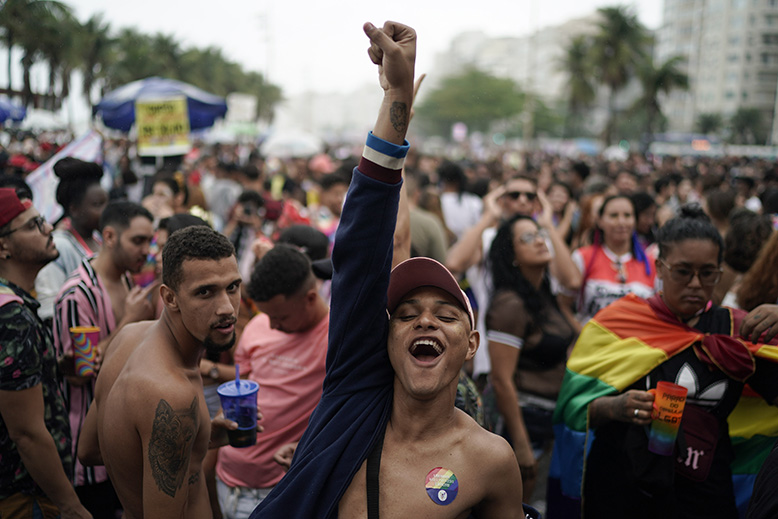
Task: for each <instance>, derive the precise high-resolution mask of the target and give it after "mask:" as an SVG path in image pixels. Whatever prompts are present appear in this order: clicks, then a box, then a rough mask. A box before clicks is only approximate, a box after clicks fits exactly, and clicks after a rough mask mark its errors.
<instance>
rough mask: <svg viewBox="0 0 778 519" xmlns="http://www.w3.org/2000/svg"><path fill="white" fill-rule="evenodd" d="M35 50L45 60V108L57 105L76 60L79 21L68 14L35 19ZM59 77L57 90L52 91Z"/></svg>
mask: <svg viewBox="0 0 778 519" xmlns="http://www.w3.org/2000/svg"><path fill="white" fill-rule="evenodd" d="M37 23H38V26H39V35H38V44H37V47H38V52H39V55H40V57H41V58H42V59H43V60H45V61H47V62H48V69H49V87H48V92H47V93H48V98H47V103H46V108H49V109H56V108H59V106H60V104H61V100H62V99H64V98H66V97H67V96H68V95H70V77H71V75H72V72H73V70H74V69H75V68H76V64H77V63H78V61H79V57H78V56H77V51H78V48H77V40H78V34H79V32H80V30H81V24H79V23H78V20H76V19H75V18H74V17H72V16H70V15H69V14H67V15H64V16H62V17H56V16H54V15H51V16H47V17H44V18H43V19H41V20H38V21H37ZM57 80H59V84H60V91H59V92H57V91H56V85H57Z"/></svg>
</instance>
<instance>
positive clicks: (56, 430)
mask: <svg viewBox="0 0 778 519" xmlns="http://www.w3.org/2000/svg"><path fill="white" fill-rule="evenodd" d="M39 307H40V303H38V301H36V300H35V298H33V297H32V296H31V295H30V294H28V293H27V292H25V291H24V290H22V289H21V288H19V287H18V286H16V285H14V284H13V283H11V282H9V281H7V280H5V279H3V278H0V390H2V391H21V390H24V389H29V388H32V387H35V386H37V385H39V384H40V385H41V389H42V391H43V406H44V417H43V418H44V421H45V422H46V429H48V431H49V433H50V434H51V436H52V438H53V439H54V444H55V445H56V447H57V450H58V451H59V456H60V459H61V460H62V466H63V468H64V470H65V473H66V474H67V475H68V477H70V476H71V473H72V470H73V457H72V454H71V438H70V425H69V423H68V412H67V407H66V406H65V397H64V392H63V378H62V376H61V374H60V371H59V368H58V366H57V358H56V353H55V350H54V341H53V338H52V334H51V330H50V329H49V328H48V327H47V326H46V325H45V324H44V323H43V321H42V320H41V319H40V317H39V316H38V308H39ZM13 419H14V417H13V416H1V415H0V499H5V498H7V497H9V496H11V495H13V494H16V493H18V492H22V493H24V494H41V493H42V492H41V490H40V488H39V487H38V486H37V485H36V483H35V481H33V479H32V477H31V476H30V474H29V473H28V472H27V469H26V468H25V467H24V464H23V463H22V460H21V457H20V455H19V451H18V449H17V447H16V444H15V443H14V442H13V441H11V438H10V437H9V435H8V428H7V426H6V423H7V422H8V421H9V420H13Z"/></svg>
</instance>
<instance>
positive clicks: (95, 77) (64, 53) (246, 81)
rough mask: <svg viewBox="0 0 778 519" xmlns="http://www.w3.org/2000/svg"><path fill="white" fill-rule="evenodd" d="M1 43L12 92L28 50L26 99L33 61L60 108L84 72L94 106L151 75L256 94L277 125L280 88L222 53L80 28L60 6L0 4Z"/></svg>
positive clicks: (159, 37) (169, 39) (40, 0)
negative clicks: (97, 91) (16, 62)
mask: <svg viewBox="0 0 778 519" xmlns="http://www.w3.org/2000/svg"><path fill="white" fill-rule="evenodd" d="M0 42H2V44H4V46H5V47H6V49H9V52H8V78H9V79H8V88H9V89H10V87H11V74H12V68H13V67H12V65H13V56H12V53H11V52H10V50H11V49H15V48H18V49H21V50H22V59H21V65H22V74H23V85H24V87H23V92H22V93H23V97H24V102H25V104H29V102H30V101H31V99H32V97H33V92H32V88H31V85H30V69H31V68H32V66H33V65H34V64H35V63H38V62H45V63H46V64H47V65H48V66H49V70H50V74H49V82H48V83H49V84H48V88H47V92H46V93H47V94H49V96H48V98H47V99H49V100H51V101H54V102H53V103H49V104H48V105H47V107H48V108H57V107H58V106H59V103H60V102H61V101H62V99H64V98H65V97H67V96H68V95H69V93H70V77H71V73H72V72H73V71H74V70H76V69H78V70H80V71H81V72H82V74H83V84H82V86H83V90H84V96H85V98H86V100H87V102H88V103H89V105H90V107H91V106H92V104H93V99H92V96H91V94H92V92H93V89H94V87H95V85H96V84H100V86H101V89H102V92H103V93H105V92H107V91H110V90H113V89H115V88H118V87H120V86H122V85H124V84H127V83H129V82H131V81H135V80H138V79H144V78H147V77H150V76H161V77H166V78H170V79H179V80H181V81H185V82H188V83H191V84H193V85H195V86H197V87H199V88H202V89H203V90H206V91H208V92H213V93H215V94H217V95H221V96H226V95H228V94H230V93H233V92H241V93H246V94H249V95H255V96H257V101H258V107H259V108H258V115H259V117H260V118H263V119H265V120H272V118H273V114H274V111H275V107H276V106H277V105H278V103H279V102H280V101H282V100H283V96H282V92H281V89H280V88H279V87H278V86H276V85H273V84H271V83H268V82H267V81H266V80H265V77H264V76H263V75H262V74H260V73H258V72H253V71H246V70H243V68H242V67H241V66H240V65H238V64H237V63H234V62H232V61H230V60H229V59H227V58H226V57H225V56H224V55H223V54H222V52H221V50H219V49H217V48H213V47H210V48H205V49H198V48H194V47H193V48H183V47H182V46H181V44H180V43H179V42H178V41H177V40H176V39H175V38H174V37H173V36H170V35H166V34H155V35H147V34H144V33H142V32H140V31H138V30H137V29H133V28H122V29H120V30H119V31H118V32H117V33H115V34H112V31H111V27H110V25H109V24H108V23H107V22H105V21H104V18H103V16H102V15H100V14H99V15H96V16H93V17H92V18H90V19H89V20H87V21H86V22H85V23H83V24H81V23H79V21H78V20H76V19H75V18H74V17H73V16H72V14H71V10H70V8H69V7H68V6H67V4H66V3H63V2H58V1H54V0H5V1H4V2H3V0H0Z"/></svg>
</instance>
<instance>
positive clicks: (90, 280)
mask: <svg viewBox="0 0 778 519" xmlns="http://www.w3.org/2000/svg"><path fill="white" fill-rule="evenodd" d="M125 281H126V283H127V286H131V282H130V279H129V277H128V276H126V275H125ZM73 326H97V327H99V328H100V340H103V339H105V338H106V337H108V336H109V335H110V334H111V332H113V331H114V330H115V329H116V318H115V316H114V312H113V306H112V305H111V298H110V296H109V294H108V291H107V290H106V288H105V285H104V284H103V282H102V280H101V279H100V277H99V276H98V275H97V272H95V271H94V269H93V268H92V264H91V262H90V260H89V259H83V260H82V261H81V265H80V266H79V267H78V269H76V270H75V271H74V272H73V274H72V275H71V276H70V277H69V278H68V279H67V281H66V282H65V284H64V285H63V286H62V288H61V289H60V291H59V294H58V295H57V302H56V305H55V311H54V344H55V346H56V348H57V355H58V356H62V355H65V354H68V355H72V354H73V343H72V339H71V337H70V332H69V329H70V328H71V327H73ZM95 380H96V379H92V380H91V381H90V382H89V383H87V384H84V385H81V386H76V385H73V384H70V383H67V384H66V392H67V398H68V411H69V415H70V429H71V434H72V435H73V455H74V458H75V454H76V447H77V446H78V437H79V436H80V434H81V426H82V425H83V422H84V418H85V417H86V412H87V410H88V409H89V405H90V404H91V402H92V398H94V390H95ZM107 478H108V473H107V472H106V470H105V467H102V466H100V467H84V466H83V465H81V462H79V461H78V460H77V459H76V470H75V478H74V481H73V483H74V484H75V485H76V486H81V485H89V484H93V483H99V482H102V481H105V480H106V479H107Z"/></svg>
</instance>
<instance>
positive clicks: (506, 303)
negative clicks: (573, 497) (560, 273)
mask: <svg viewBox="0 0 778 519" xmlns="http://www.w3.org/2000/svg"><path fill="white" fill-rule="evenodd" d="M547 237H548V235H547V234H546V231H545V230H543V229H541V228H540V226H539V225H538V224H537V223H536V222H535V221H534V220H532V219H531V218H529V217H527V216H515V217H513V218H512V219H510V220H508V221H507V222H505V223H503V224H502V225H501V226H500V227H499V229H498V231H497V234H496V236H495V238H494V241H493V242H492V246H491V249H490V250H489V258H488V261H489V263H488V264H489V267H490V270H491V273H492V278H493V284H494V295H493V297H492V299H491V302H490V305H489V310H488V313H487V316H486V325H487V332H486V336H487V338H488V339H489V356H490V358H491V363H492V371H491V375H490V384H491V390H492V391H493V394H494V398H495V400H496V407H497V410H498V411H499V412H500V414H501V415H502V418H503V433H504V434H505V435H506V436H508V438H509V439H510V441H511V442H512V444H513V449H514V452H515V453H516V458H517V459H518V461H519V465H520V467H521V476H522V480H523V482H524V495H525V500H526V501H527V502H530V503H531V501H530V498H531V497H532V493H533V488H534V486H535V483H534V482H535V480H536V478H537V480H538V481H540V482H541V483H544V482H545V480H546V477H545V476H546V473H543V474H536V472H538V466H539V464H538V459H539V458H540V457H541V456H543V454H546V458H548V455H549V454H550V452H551V450H550V447H551V445H552V443H553V438H554V433H553V430H552V429H551V415H552V413H553V410H554V407H555V405H556V397H557V393H558V392H559V387H560V385H561V383H562V378H563V377H564V371H565V361H566V359H567V350H568V347H569V346H570V345H571V344H572V342H573V339H574V338H575V330H574V329H573V326H572V324H571V323H570V322H569V321H568V320H567V319H565V317H564V316H563V314H562V313H561V312H560V310H559V306H558V305H557V302H556V298H555V296H554V294H553V292H552V290H551V283H550V278H549V274H548V267H549V263H550V262H551V258H552V256H551V252H550V251H549V249H548V246H547V245H546V239H547ZM554 246H555V249H556V250H555V251H554V252H555V254H559V255H562V254H564V255H567V257H568V258H569V255H570V252H569V251H568V250H567V248H566V247H565V246H564V243H563V242H562V241H561V240H555V244H554ZM487 391H488V390H487ZM498 432H499V431H498ZM540 465H545V464H540ZM538 490H541V489H538Z"/></svg>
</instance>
